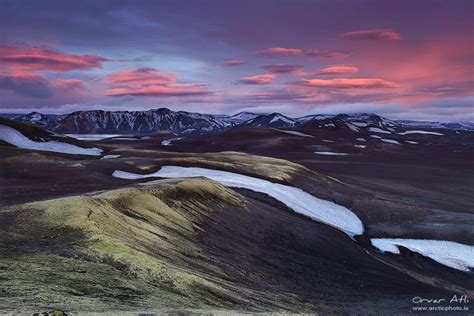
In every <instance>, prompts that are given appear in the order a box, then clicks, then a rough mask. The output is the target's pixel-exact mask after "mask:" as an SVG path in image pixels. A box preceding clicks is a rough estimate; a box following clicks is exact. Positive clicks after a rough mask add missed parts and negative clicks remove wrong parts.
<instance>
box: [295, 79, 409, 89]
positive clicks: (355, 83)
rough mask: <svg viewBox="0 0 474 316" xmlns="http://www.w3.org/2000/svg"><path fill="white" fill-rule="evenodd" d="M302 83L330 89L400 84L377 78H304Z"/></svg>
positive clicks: (391, 86) (397, 86) (385, 86)
mask: <svg viewBox="0 0 474 316" xmlns="http://www.w3.org/2000/svg"><path fill="white" fill-rule="evenodd" d="M302 84H303V85H304V86H308V87H319V88H331V89H381V88H382V89H383V88H399V87H400V85H399V84H397V83H395V82H391V81H386V80H383V79H379V78H356V79H347V78H337V79H305V80H303V83H302Z"/></svg>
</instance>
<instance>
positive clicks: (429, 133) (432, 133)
mask: <svg viewBox="0 0 474 316" xmlns="http://www.w3.org/2000/svg"><path fill="white" fill-rule="evenodd" d="M398 134H399V135H410V134H424V135H437V136H444V134H441V133H436V132H428V131H417V130H414V131H405V132H401V133H398Z"/></svg>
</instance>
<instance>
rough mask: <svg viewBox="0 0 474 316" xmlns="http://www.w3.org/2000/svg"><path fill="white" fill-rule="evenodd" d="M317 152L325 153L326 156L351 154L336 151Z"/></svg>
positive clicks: (318, 152)
mask: <svg viewBox="0 0 474 316" xmlns="http://www.w3.org/2000/svg"><path fill="white" fill-rule="evenodd" d="M314 153H315V154H318V155H325V156H347V155H349V154H348V153H335V152H332V151H315V152H314Z"/></svg>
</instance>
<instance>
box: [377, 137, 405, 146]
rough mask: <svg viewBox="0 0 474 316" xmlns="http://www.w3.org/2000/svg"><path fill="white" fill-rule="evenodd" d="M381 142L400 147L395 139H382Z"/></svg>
mask: <svg viewBox="0 0 474 316" xmlns="http://www.w3.org/2000/svg"><path fill="white" fill-rule="evenodd" d="M380 140H381V141H383V142H385V143H389V144H397V145H400V143H399V142H397V141H396V140H393V139H386V138H382V139H380Z"/></svg>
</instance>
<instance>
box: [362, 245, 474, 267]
mask: <svg viewBox="0 0 474 316" xmlns="http://www.w3.org/2000/svg"><path fill="white" fill-rule="evenodd" d="M371 242H372V245H373V246H374V247H376V248H377V249H379V250H381V251H383V252H391V253H394V254H400V249H399V248H398V246H403V247H405V248H408V249H410V250H411V251H413V252H417V253H420V254H422V255H423V256H426V257H429V258H431V259H433V260H434V261H437V262H439V263H441V264H443V265H445V266H448V267H451V268H454V269H458V270H462V271H469V268H474V246H470V245H464V244H460V243H457V242H453V241H444V240H428V239H403V238H394V239H391V238H372V239H371Z"/></svg>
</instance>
